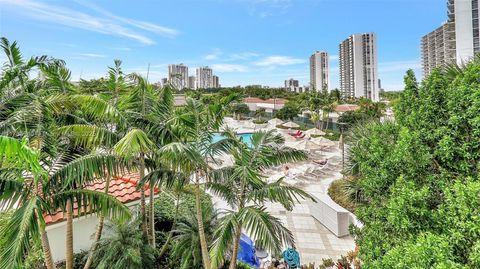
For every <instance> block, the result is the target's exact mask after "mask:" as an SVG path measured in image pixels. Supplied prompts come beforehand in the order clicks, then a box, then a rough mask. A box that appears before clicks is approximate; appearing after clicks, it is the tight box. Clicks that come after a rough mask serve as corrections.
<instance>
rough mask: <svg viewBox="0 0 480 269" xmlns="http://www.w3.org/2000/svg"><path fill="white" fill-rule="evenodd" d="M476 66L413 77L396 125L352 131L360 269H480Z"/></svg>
mask: <svg viewBox="0 0 480 269" xmlns="http://www.w3.org/2000/svg"><path fill="white" fill-rule="evenodd" d="M479 74H480V62H479V60H478V59H476V60H475V61H473V62H471V63H469V64H468V65H466V66H464V67H448V68H445V69H437V70H435V71H434V72H432V74H431V75H430V76H429V77H427V78H426V79H425V80H424V81H423V82H421V83H418V82H417V80H416V78H415V76H414V73H413V72H412V71H409V72H407V75H406V76H405V90H404V91H403V92H402V95H401V99H400V100H399V102H398V104H397V106H396V110H395V111H396V120H397V121H396V122H395V123H391V122H386V123H383V124H380V123H375V122H373V123H369V124H366V125H364V126H359V127H357V128H356V129H354V130H353V131H352V138H351V139H352V140H353V141H355V142H354V143H351V146H350V152H349V167H348V173H349V176H350V177H351V179H352V180H353V182H351V184H350V185H351V186H350V190H349V192H350V194H354V195H353V196H351V197H352V198H353V197H355V199H356V202H357V203H358V207H357V210H356V214H357V216H358V218H359V220H360V221H361V222H362V223H363V224H364V226H363V228H362V229H356V230H355V234H356V236H357V239H358V240H357V242H358V244H359V247H360V254H359V256H360V258H361V260H362V262H363V265H364V268H480V263H479V259H478V257H479V254H478V253H479V252H478V249H479V247H478V246H479V245H480V236H479V233H478V227H480V222H479V219H478V215H479V213H480V212H479V206H480V200H479V197H480V181H479V178H478V169H479V163H480V151H479V147H480V137H479V134H480V126H479V124H478V122H479V120H480V118H479V117H480V106H479V102H478V101H479V100H480V98H479V97H480V96H479V93H480V80H479V78H480V75H479Z"/></svg>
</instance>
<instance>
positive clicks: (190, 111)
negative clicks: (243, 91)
mask: <svg viewBox="0 0 480 269" xmlns="http://www.w3.org/2000/svg"><path fill="white" fill-rule="evenodd" d="M236 99H238V96H237V95H231V96H228V97H225V98H223V99H222V100H221V101H220V102H219V103H216V104H210V105H205V104H203V103H202V102H201V101H199V100H195V99H192V98H187V102H186V105H185V107H184V108H183V109H182V110H180V111H178V114H177V117H176V120H175V121H176V122H175V125H176V126H178V128H179V133H180V134H181V136H180V137H181V138H180V140H179V141H177V142H172V143H169V144H166V145H165V146H163V147H162V148H161V150H160V154H161V155H162V156H163V157H162V158H163V159H164V160H165V161H166V162H168V163H169V165H170V167H171V169H173V170H181V171H183V172H184V173H185V174H187V175H190V176H191V177H192V179H193V181H194V184H195V203H196V219H197V223H198V233H199V240H200V246H201V254H202V261H203V266H204V268H206V269H210V268H212V267H211V264H210V257H209V254H208V243H207V238H206V236H205V230H204V227H203V224H204V221H203V215H202V208H201V186H202V183H203V182H202V181H208V177H206V178H205V177H204V175H208V171H209V170H210V167H209V165H208V162H207V159H208V158H210V159H211V158H213V156H214V155H215V154H218V153H220V152H225V151H226V150H227V149H228V143H226V142H227V141H226V140H220V141H218V142H216V143H213V136H214V134H215V133H216V132H218V129H219V128H220V126H221V124H222V122H223V116H224V113H225V108H226V107H227V106H228V105H229V104H231V103H232V102H233V101H235V100H236Z"/></svg>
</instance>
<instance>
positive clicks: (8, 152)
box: [0, 136, 45, 176]
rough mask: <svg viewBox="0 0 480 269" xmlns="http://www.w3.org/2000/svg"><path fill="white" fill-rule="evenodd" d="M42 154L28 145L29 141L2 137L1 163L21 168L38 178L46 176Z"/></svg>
mask: <svg viewBox="0 0 480 269" xmlns="http://www.w3.org/2000/svg"><path fill="white" fill-rule="evenodd" d="M39 160H40V153H39V152H38V151H35V150H34V149H32V148H30V147H29V146H28V145H27V140H23V141H20V140H17V139H15V138H11V137H8V136H0V163H1V164H2V166H3V165H7V164H9V165H11V166H14V167H21V168H24V169H26V170H27V171H29V172H32V173H34V174H35V175H37V176H45V171H44V169H43V168H42V167H41V166H40V163H39Z"/></svg>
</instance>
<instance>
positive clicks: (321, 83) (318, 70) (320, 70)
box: [310, 51, 330, 91]
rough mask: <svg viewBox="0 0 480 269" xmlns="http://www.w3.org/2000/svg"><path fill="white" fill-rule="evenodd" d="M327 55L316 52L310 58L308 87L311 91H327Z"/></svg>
mask: <svg viewBox="0 0 480 269" xmlns="http://www.w3.org/2000/svg"><path fill="white" fill-rule="evenodd" d="M329 84H330V83H329V70H328V53H326V52H323V51H316V52H315V53H314V54H312V56H310V86H311V87H312V88H313V90H316V91H321V90H329Z"/></svg>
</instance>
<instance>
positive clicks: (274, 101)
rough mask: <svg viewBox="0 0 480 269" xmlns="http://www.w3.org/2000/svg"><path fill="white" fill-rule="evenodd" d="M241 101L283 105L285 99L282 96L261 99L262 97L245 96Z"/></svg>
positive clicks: (285, 101)
mask: <svg viewBox="0 0 480 269" xmlns="http://www.w3.org/2000/svg"><path fill="white" fill-rule="evenodd" d="M243 102H244V103H245V104H277V105H284V104H286V103H287V100H286V99H282V98H276V99H273V98H270V99H266V100H263V99H260V98H255V97H247V98H245V99H243Z"/></svg>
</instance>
